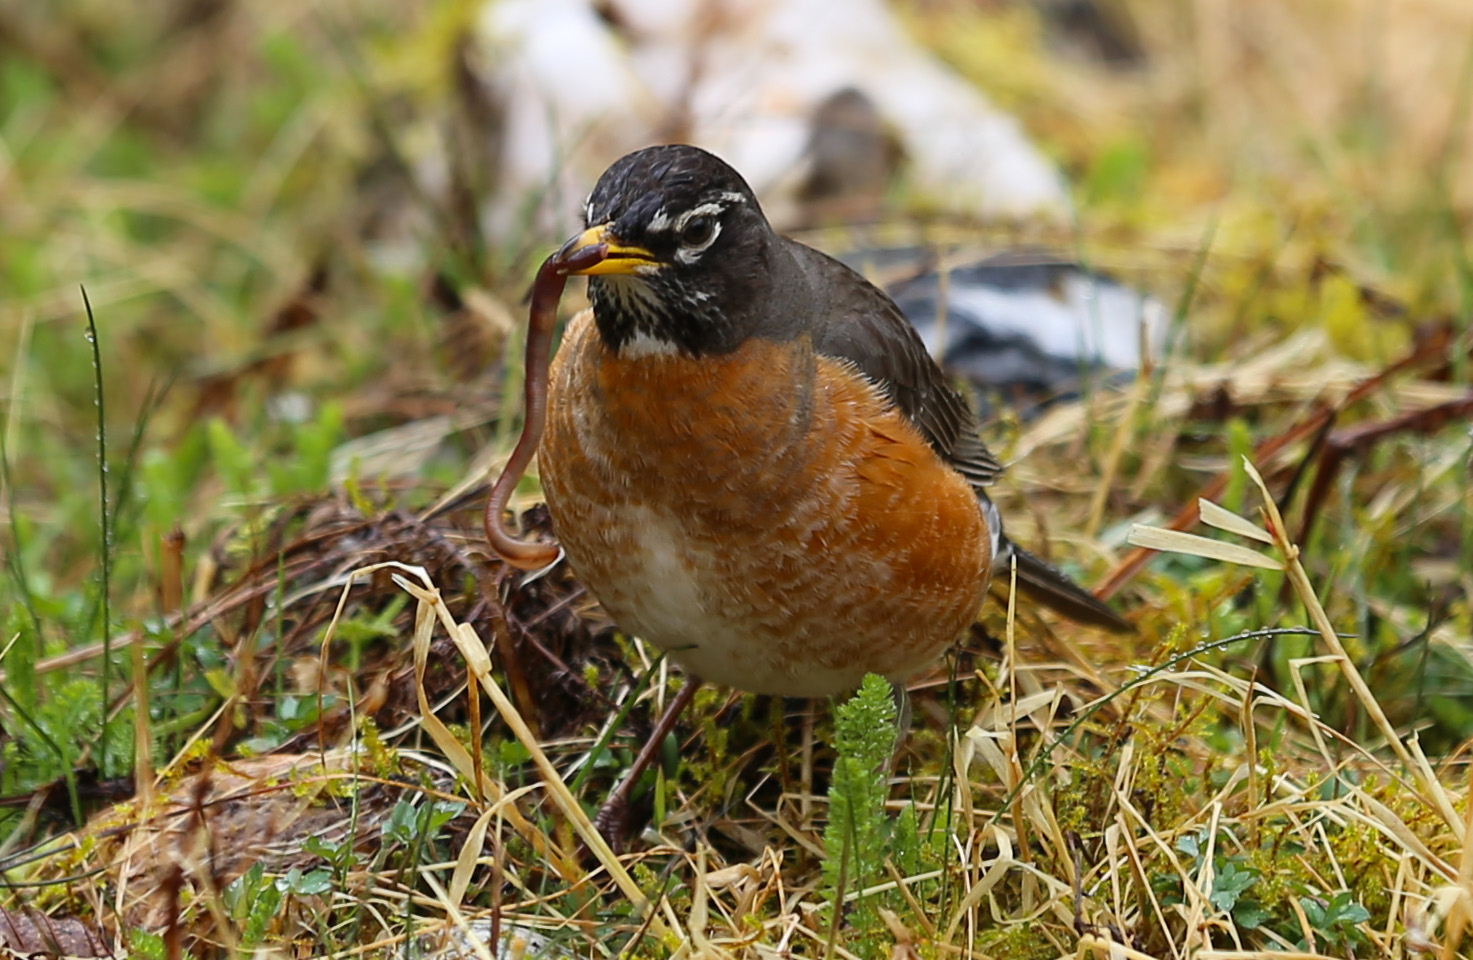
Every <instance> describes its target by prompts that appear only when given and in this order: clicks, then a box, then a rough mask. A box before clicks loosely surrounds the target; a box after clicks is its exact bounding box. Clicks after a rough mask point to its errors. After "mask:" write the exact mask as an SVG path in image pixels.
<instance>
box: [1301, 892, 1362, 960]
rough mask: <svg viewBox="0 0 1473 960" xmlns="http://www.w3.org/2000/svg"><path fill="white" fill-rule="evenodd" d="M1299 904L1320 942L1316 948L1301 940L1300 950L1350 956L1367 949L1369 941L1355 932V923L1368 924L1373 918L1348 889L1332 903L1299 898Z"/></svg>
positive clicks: (1357, 931)
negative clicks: (1332, 952) (1343, 953)
mask: <svg viewBox="0 0 1473 960" xmlns="http://www.w3.org/2000/svg"><path fill="white" fill-rule="evenodd" d="M1299 905H1300V906H1301V907H1303V908H1304V916H1305V919H1307V920H1308V921H1309V925H1310V926H1311V927H1312V928H1313V929H1314V933H1315V938H1316V939H1317V940H1318V941H1319V943H1318V944H1314V945H1311V944H1309V943H1307V942H1305V941H1300V943H1299V947H1300V949H1302V950H1305V949H1318V950H1319V951H1320V952H1326V951H1336V952H1339V951H1344V952H1345V953H1347V954H1350V953H1352V952H1354V953H1359V952H1360V949H1361V948H1363V947H1365V946H1366V938H1365V936H1364V935H1362V934H1361V932H1360V931H1359V930H1357V929H1356V924H1360V923H1365V922H1366V921H1367V920H1369V919H1371V914H1370V911H1368V910H1367V909H1366V908H1365V907H1363V906H1361V904H1360V901H1359V900H1357V899H1355V896H1354V895H1353V894H1352V893H1351V892H1350V891H1349V890H1341V891H1340V892H1339V893H1337V894H1335V895H1334V896H1333V897H1331V898H1330V899H1329V900H1322V899H1320V898H1318V897H1300V898H1299Z"/></svg>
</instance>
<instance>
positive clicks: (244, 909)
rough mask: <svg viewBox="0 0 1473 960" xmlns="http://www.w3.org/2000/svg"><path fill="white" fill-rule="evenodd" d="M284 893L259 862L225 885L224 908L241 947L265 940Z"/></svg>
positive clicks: (247, 946)
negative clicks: (236, 929) (238, 936)
mask: <svg viewBox="0 0 1473 960" xmlns="http://www.w3.org/2000/svg"><path fill="white" fill-rule="evenodd" d="M284 893H285V891H284V890H283V889H282V888H281V886H280V885H279V884H277V883H276V882H275V881H274V880H270V879H267V877H266V868H265V867H263V866H262V865H261V864H259V863H257V864H254V865H253V866H252V867H251V868H250V869H249V870H247V871H246V872H245V873H243V874H241V875H240V876H239V877H236V878H235V879H234V880H232V881H231V883H230V885H229V886H227V887H226V888H225V909H226V910H227V911H229V913H230V919H232V920H234V921H235V923H236V925H237V927H238V928H239V931H240V945H241V947H243V948H249V947H253V946H256V945H257V944H260V943H262V942H263V941H264V940H265V938H266V935H267V933H269V932H270V929H271V921H272V920H274V919H275V918H276V914H277V911H278V910H280V909H281V901H282V898H283V895H284Z"/></svg>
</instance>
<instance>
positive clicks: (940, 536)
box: [539, 313, 992, 696]
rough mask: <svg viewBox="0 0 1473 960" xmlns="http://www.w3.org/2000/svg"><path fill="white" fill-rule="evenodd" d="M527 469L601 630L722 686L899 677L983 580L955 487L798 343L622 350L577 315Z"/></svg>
mask: <svg viewBox="0 0 1473 960" xmlns="http://www.w3.org/2000/svg"><path fill="white" fill-rule="evenodd" d="M539 461H540V464H541V467H540V469H541V475H542V483H543V486H544V489H545V491H546V493H547V502H548V506H549V507H550V508H551V510H552V515H553V522H554V525H555V528H556V531H557V534H558V537H559V539H560V540H561V541H562V543H563V546H564V547H565V548H566V550H567V554H568V559H569V561H570V562H571V563H572V565H573V569H574V570H575V571H576V572H577V574H578V575H579V577H580V578H582V580H583V581H584V583H586V584H587V586H588V587H589V589H590V590H592V591H593V593H594V595H595V596H597V597H598V599H599V601H600V602H601V603H602V604H603V605H604V607H605V609H607V610H608V612H609V614H610V615H611V616H612V617H613V618H614V620H615V622H616V623H618V624H619V625H620V626H621V627H622V628H623V629H625V630H627V631H629V632H630V633H633V634H636V635H638V636H641V637H643V638H644V639H646V640H648V641H650V642H651V643H654V644H656V645H657V646H659V647H661V648H663V649H665V650H668V651H669V652H670V655H671V656H672V657H673V658H674V659H675V660H676V661H677V662H678V663H680V664H682V665H683V666H685V667H686V669H688V670H690V671H691V672H693V673H694V674H696V675H697V676H700V677H702V678H704V679H707V680H711V681H714V682H717V683H722V684H727V685H730V686H734V687H738V688H740V689H743V690H753V691H757V692H761V693H774V694H786V695H795V696H822V695H826V694H832V693H837V692H840V691H842V690H845V689H847V688H850V687H853V686H855V685H856V684H858V682H859V680H860V679H861V678H862V677H863V675H864V674H865V673H867V672H872V673H879V674H882V675H885V676H888V677H890V678H892V679H896V680H899V679H903V678H905V677H907V676H909V675H910V674H912V673H914V672H915V671H917V670H919V669H920V668H922V667H923V666H925V665H927V664H928V663H930V662H931V661H933V660H934V659H935V658H937V657H938V656H939V655H940V654H941V653H942V652H943V651H944V650H945V649H946V647H947V646H948V645H949V644H951V643H952V642H953V641H954V640H956V638H957V637H959V636H960V635H961V633H962V632H963V631H964V630H965V629H966V628H967V626H968V625H969V624H970V623H971V622H972V620H973V618H974V617H975V616H976V614H977V611H978V609H979V608H980V607H981V604H982V599H983V596H984V594H985V592H986V587H987V580H988V576H989V573H990V567H991V561H992V558H991V555H990V547H989V543H988V533H987V528H986V521H985V520H984V518H983V514H982V510H981V507H980V505H979V504H978V502H977V498H976V496H975V495H974V494H973V492H972V490H971V488H970V487H969V486H968V485H967V483H966V481H964V480H963V479H962V478H961V477H960V476H959V475H958V474H957V473H956V472H955V471H953V470H951V469H950V468H949V467H947V466H946V464H945V463H944V462H942V461H941V459H940V458H939V457H937V456H936V454H935V453H934V451H932V449H931V448H930V446H929V445H928V444H927V443H926V442H925V440H924V438H922V437H921V435H920V434H919V433H918V432H917V431H916V430H915V428H914V427H912V426H911V425H910V424H909V422H907V421H906V420H905V419H904V417H903V416H902V415H901V414H899V413H898V412H897V411H895V410H894V409H893V407H891V406H890V405H889V404H888V402H887V401H886V400H885V398H884V397H883V395H882V394H881V393H880V392H879V391H878V390H877V389H876V388H875V387H874V386H873V385H872V384H871V383H869V382H868V381H867V380H866V379H865V378H864V377H862V376H861V375H860V374H858V372H857V371H855V370H854V369H853V368H852V367H850V366H849V365H847V364H845V363H842V362H840V361H836V360H832V359H830V358H827V357H820V356H816V355H815V354H814V352H813V350H812V348H811V346H810V345H808V344H807V343H806V342H800V343H798V344H791V343H789V344H778V343H774V342H771V341H766V340H756V339H754V340H751V341H748V342H747V343H746V344H745V345H744V346H742V347H741V348H740V349H739V350H737V351H735V352H734V353H731V354H728V355H725V356H720V357H710V356H706V357H700V358H691V357H686V356H681V355H673V354H670V355H667V354H649V353H645V354H644V355H639V356H619V355H616V354H614V353H613V352H611V351H609V350H608V349H607V348H606V347H605V346H604V344H603V342H602V340H601V339H600V338H599V336H598V333H597V330H596V329H595V327H594V325H593V323H592V318H591V315H589V314H587V313H584V314H582V315H580V316H579V317H577V318H575V319H574V321H573V322H572V324H571V325H570V326H569V330H568V333H567V336H566V337H565V339H564V343H563V345H562V348H561V349H560V351H559V353H558V355H557V357H556V358H555V359H554V361H553V369H552V384H551V391H550V399H549V410H548V420H547V431H546V433H545V435H544V437H543V441H542V446H541V449H540V451H539Z"/></svg>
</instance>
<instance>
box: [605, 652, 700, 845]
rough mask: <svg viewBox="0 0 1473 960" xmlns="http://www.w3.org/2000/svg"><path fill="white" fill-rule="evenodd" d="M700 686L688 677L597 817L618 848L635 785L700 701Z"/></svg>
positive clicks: (622, 837) (696, 679)
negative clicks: (683, 717) (690, 708)
mask: <svg viewBox="0 0 1473 960" xmlns="http://www.w3.org/2000/svg"><path fill="white" fill-rule="evenodd" d="M700 686H701V681H700V679H699V678H697V677H692V676H690V675H687V676H686V678H685V686H683V687H681V688H680V692H679V693H677V694H676V695H675V699H674V700H671V701H670V705H669V706H667V707H666V708H665V712H664V713H662V714H661V715H660V719H659V720H658V721H656V722H655V729H654V730H652V731H651V732H650V738H649V739H648V740H646V741H645V744H644V747H643V748H642V749H641V750H640V751H639V756H637V757H635V758H634V764H633V765H632V766H631V767H630V768H629V772H628V773H626V774H624V779H623V780H620V781H619V785H618V786H617V787H615V788H614V789H613V792H612V793H610V794H609V799H607V800H605V801H604V805H603V808H602V809H601V810H599V812H598V816H597V817H595V818H594V820H593V825H594V826H595V827H597V828H598V832H599V833H601V834H603V836H604V839H605V840H607V841H609V843H610V844H611V845H612V846H613V847H614V848H615V849H618V848H619V847H621V846H622V845H623V842H624V832H625V830H626V828H627V826H628V824H627V822H626V821H627V820H628V819H629V794H630V793H631V792H632V791H633V790H634V785H635V784H636V783H638V782H639V778H640V776H641V775H643V774H644V772H645V770H647V769H649V765H650V764H651V763H654V761H655V756H656V754H658V753H659V751H660V745H661V744H663V743H664V742H665V738H666V737H668V736H670V731H672V730H674V729H675V724H676V723H677V722H678V721H679V720H680V715H681V714H682V713H684V712H685V708H686V707H688V706H690V704H691V701H692V700H694V699H695V698H696V690H698V689H700Z"/></svg>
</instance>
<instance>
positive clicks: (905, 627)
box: [528, 145, 1130, 783]
mask: <svg viewBox="0 0 1473 960" xmlns="http://www.w3.org/2000/svg"><path fill="white" fill-rule="evenodd" d="M584 215H585V220H586V224H587V229H586V230H584V231H583V232H582V233H581V234H580V235H578V236H577V237H575V238H573V239H572V240H570V241H569V242H568V244H567V245H566V246H565V247H564V248H563V250H562V251H561V252H560V253H559V254H558V255H557V257H556V258H557V259H558V260H559V261H561V262H562V263H564V264H566V265H569V266H567V267H565V269H564V270H563V271H562V272H564V273H568V274H575V275H586V276H587V277H588V278H589V283H588V296H589V300H590V302H591V304H592V310H591V311H585V312H584V313H582V314H580V315H579V316H577V317H576V318H574V319H573V320H572V321H571V323H570V325H569V327H568V329H567V331H566V333H565V336H564V339H563V343H562V345H561V347H560V348H559V350H558V353H557V356H556V357H555V359H554V360H553V362H552V369H551V375H550V382H549V384H548V393H547V418H546V428H545V433H544V435H543V437H542V441H541V445H540V447H539V448H538V459H539V462H540V465H541V466H540V474H541V479H542V485H543V489H544V491H545V493H546V496H547V503H548V507H549V509H550V510H551V512H552V518H553V524H554V528H555V530H556V533H557V536H558V539H559V540H560V541H561V543H562V545H563V548H564V549H565V550H566V553H567V558H568V560H569V562H570V563H571V564H572V567H573V570H574V572H575V573H576V574H577V575H578V576H579V578H580V579H581V580H582V581H583V582H584V583H585V584H586V585H587V587H588V588H589V589H590V590H591V591H592V592H593V594H594V595H595V596H596V597H597V598H598V600H599V602H600V603H601V604H602V605H603V607H604V608H605V610H607V611H608V613H609V615H610V616H611V617H612V618H613V619H614V622H615V623H617V624H618V625H619V626H620V627H622V628H623V629H624V630H626V631H628V632H630V633H632V634H635V635H638V636H640V637H643V638H644V639H645V640H647V641H648V642H650V643H653V644H654V645H656V646H657V647H660V648H661V649H663V650H665V651H668V653H669V655H670V656H671V657H672V658H673V659H674V660H675V661H676V662H677V663H679V664H680V665H681V666H683V667H684V668H685V669H686V671H687V672H688V673H689V674H692V675H693V676H695V677H698V678H702V679H705V680H710V681H714V682H716V683H721V684H727V685H729V686H733V687H737V688H739V689H742V690H748V691H754V692H758V693H767V694H781V695H788V696H804V697H816V696H827V695H831V694H836V693H840V692H842V691H845V690H848V689H851V688H853V687H855V686H857V685H858V683H859V681H860V680H861V679H862V678H863V677H864V675H865V674H866V673H878V674H881V675H883V676H885V677H888V678H890V679H891V680H893V681H901V680H904V679H906V678H908V677H909V676H911V675H912V674H914V673H916V672H917V671H919V670H921V669H922V668H924V667H926V666H928V665H929V664H931V663H933V662H934V661H935V660H936V659H938V658H939V657H940V656H941V654H942V653H943V652H944V651H945V650H946V649H947V648H948V647H949V646H950V645H951V644H952V643H954V642H955V641H956V640H957V639H958V638H959V637H960V636H961V635H962V634H963V633H964V632H965V631H966V630H967V628H968V627H969V625H970V624H971V623H972V622H973V621H974V619H975V618H976V616H977V614H978V613H979V611H980V609H981V606H982V603H983V600H984V598H985V595H986V593H987V590H988V584H989V581H990V580H991V578H992V577H993V576H994V574H999V575H1006V573H1005V571H1007V570H1008V568H1009V566H1010V565H1015V566H1016V570H1017V579H1018V582H1019V585H1020V586H1021V587H1022V588H1023V589H1024V591H1025V592H1026V593H1027V595H1028V596H1029V597H1031V598H1033V599H1035V600H1037V601H1039V602H1041V603H1043V604H1044V605H1046V606H1048V607H1051V608H1053V609H1055V610H1057V611H1058V612H1060V613H1062V614H1063V615H1065V616H1067V617H1069V618H1071V619H1074V620H1077V621H1080V622H1083V623H1087V624H1092V625H1095V626H1099V627H1103V628H1106V629H1109V630H1129V629H1130V626H1129V624H1128V623H1127V622H1126V621H1125V620H1123V619H1122V618H1121V617H1120V616H1119V615H1118V614H1117V613H1115V612H1114V611H1113V610H1111V609H1110V608H1109V607H1107V606H1105V605H1104V604H1103V603H1101V602H1100V601H1099V600H1097V599H1096V598H1095V597H1093V596H1092V595H1090V594H1089V593H1087V592H1086V591H1084V590H1083V589H1082V588H1080V587H1079V586H1078V585H1076V584H1075V583H1074V582H1073V581H1071V580H1070V579H1069V578H1068V577H1066V576H1065V575H1064V574H1063V573H1061V572H1059V571H1058V570H1056V569H1054V568H1053V567H1052V566H1050V565H1048V564H1047V563H1045V562H1044V561H1043V560H1041V559H1039V558H1038V557H1036V556H1034V555H1033V554H1031V553H1029V552H1027V551H1026V550H1023V549H1022V548H1020V547H1018V546H1016V545H1015V544H1013V543H1012V542H1011V541H1010V540H1009V539H1008V538H1007V536H1006V535H1005V534H1004V532H1003V523H1002V518H1001V517H1000V516H999V515H998V510H997V507H996V506H995V505H994V504H993V503H992V501H991V500H990V499H988V497H987V494H986V492H985V489H984V488H985V487H986V486H987V485H988V484H990V483H992V482H993V481H994V480H995V479H996V478H997V477H998V475H999V474H1000V473H1001V471H1002V465H1001V464H1000V463H999V462H998V460H997V459H996V458H995V457H994V456H993V455H992V453H991V452H989V451H988V449H987V447H986V446H985V445H984V444H983V442H982V440H981V439H980V437H979V435H978V424H977V422H976V419H975V417H974V415H973V413H972V411H971V408H970V407H969V406H968V404H967V403H966V401H965V400H964V399H963V398H962V397H961V396H960V395H959V394H958V393H957V392H956V391H954V390H953V389H952V388H951V387H950V385H949V384H948V383H947V380H946V377H945V375H944V374H943V373H942V371H941V369H940V368H939V367H938V366H937V365H936V364H935V362H934V361H933V360H932V359H931V357H930V356H929V355H928V353H927V352H926V349H925V347H924V345H923V344H922V342H921V340H920V337H919V336H918V335H917V333H916V332H915V330H914V328H913V327H912V326H911V324H910V323H909V321H907V320H906V318H905V317H904V315H903V314H902V313H901V312H900V310H899V308H898V307H896V305H895V304H894V302H893V301H891V300H890V298H889V297H887V296H886V295H885V294H884V293H883V292H881V291H880V290H879V289H878V288H876V287H875V286H873V285H872V284H870V283H869V282H868V281H866V280H865V279H864V278H863V277H861V276H860V275H859V274H857V273H855V272H854V271H852V270H850V269H849V268H848V267H846V266H844V265H843V264H841V263H839V262H838V261H837V260H834V259H832V258H830V257H828V256H826V255H824V254H822V253H819V252H818V251H816V250H814V249H812V248H811V247H808V246H805V245H804V244H802V243H799V242H797V241H795V240H792V239H790V238H788V237H784V236H781V235H779V234H778V233H776V232H775V231H774V230H773V228H772V227H771V226H770V225H769V223H768V222H767V219H766V217H765V216H764V215H763V212H762V209H761V207H760V206H759V205H758V203H757V198H756V196H755V195H754V194H753V192H752V189H751V187H749V186H748V185H747V183H746V181H745V180H743V179H742V177H741V176H740V175H739V174H738V173H737V172H736V171H735V170H733V169H732V168H731V167H730V166H728V165H727V164H726V163H724V162H723V161H721V160H720V159H718V158H717V157H715V156H713V155H712V154H710V153H707V152H706V151H704V150H700V149H698V148H696V147H692V146H678V145H677V146H658V147H651V148H648V149H645V150H639V151H637V152H635V153H631V154H629V155H628V156H626V157H624V158H623V159H621V160H619V161H617V162H616V163H614V165H613V166H611V167H610V168H609V169H608V170H607V171H606V172H605V173H604V174H603V176H602V177H601V178H600V179H599V181H598V184H597V186H596V187H594V190H593V193H592V194H591V195H590V196H589V198H588V202H587V205H586V207H585V209H584ZM532 375H533V372H532V371H529V373H528V376H529V377H531V376H532ZM695 687H696V684H695V683H688V684H687V685H686V688H685V689H686V691H689V692H694V689H695ZM684 700H688V696H686V697H683V698H681V702H678V703H677V705H676V706H677V707H679V706H683V705H684V704H683V701H684ZM674 712H675V711H674V710H672V711H671V714H673V713H674ZM671 723H672V724H673V715H672V716H671ZM661 736H662V737H663V735H661ZM647 752H649V751H647ZM626 783H627V781H626Z"/></svg>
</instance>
